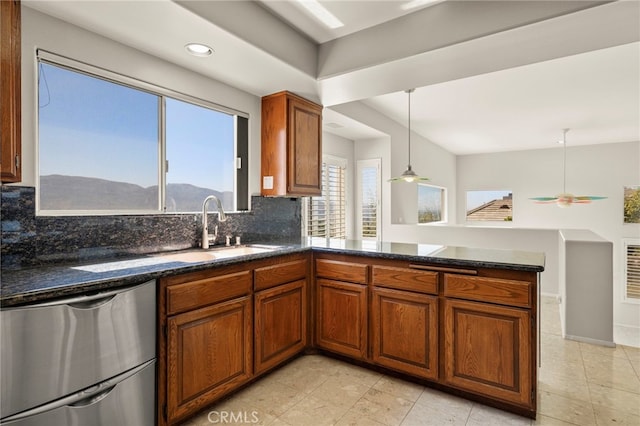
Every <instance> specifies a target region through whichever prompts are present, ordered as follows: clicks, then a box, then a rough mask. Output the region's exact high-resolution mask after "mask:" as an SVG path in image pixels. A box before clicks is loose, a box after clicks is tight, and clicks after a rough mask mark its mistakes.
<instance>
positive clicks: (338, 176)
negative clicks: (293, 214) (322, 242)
mask: <svg viewBox="0 0 640 426" xmlns="http://www.w3.org/2000/svg"><path fill="white" fill-rule="evenodd" d="M346 171H347V160H345V159H343V158H339V157H333V156H329V155H324V156H323V157H322V195H321V196H319V197H309V198H308V199H306V201H305V204H306V206H305V207H304V211H305V223H306V227H305V228H306V229H305V230H306V232H305V234H306V235H307V236H309V237H324V238H338V239H343V240H344V239H346V238H347V231H346Z"/></svg>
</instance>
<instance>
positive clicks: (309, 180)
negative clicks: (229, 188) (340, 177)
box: [261, 91, 322, 196]
mask: <svg viewBox="0 0 640 426" xmlns="http://www.w3.org/2000/svg"><path fill="white" fill-rule="evenodd" d="M261 167H262V172H261V176H262V181H261V188H262V195H263V196H310V195H321V193H322V105H318V104H315V103H313V102H311V101H308V100H306V99H304V98H301V97H299V96H297V95H294V94H293V93H290V92H286V91H284V92H278V93H274V94H273V95H269V96H265V97H263V98H262V164H261Z"/></svg>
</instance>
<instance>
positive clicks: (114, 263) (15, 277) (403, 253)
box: [0, 238, 545, 307]
mask: <svg viewBox="0 0 640 426" xmlns="http://www.w3.org/2000/svg"><path fill="white" fill-rule="evenodd" d="M250 245H251V246H256V247H257V246H263V247H269V250H266V251H264V252H260V253H254V254H244V255H239V256H234V257H221V258H212V259H209V260H203V261H195V262H182V261H176V260H173V259H172V258H171V256H170V255H171V254H172V253H171V252H163V253H152V254H146V255H139V256H133V257H119V258H105V259H98V260H95V259H94V260H91V261H86V262H75V263H67V264H62V265H54V266H51V265H47V266H41V267H31V268H24V269H17V270H4V269H3V270H2V274H1V276H0V278H1V285H0V305H1V306H2V307H10V306H16V305H23V304H28V303H38V302H41V301H44V300H48V299H53V298H60V297H68V296H71V295H76V294H80V293H84V292H99V291H104V290H105V289H110V288H114V287H120V286H126V285H131V284H137V283H141V282H145V281H148V280H152V279H158V278H162V277H166V276H169V275H175V274H180V273H185V272H193V271H198V270H203V269H208V268H214V267H221V266H227V265H231V264H237V263H241V262H246V261H250V260H257V259H266V258H269V257H274V256H281V255H285V254H294V253H300V252H307V251H317V252H330V253H341V254H351V255H361V256H368V257H376V258H386V259H405V260H410V261H412V262H424V263H433V264H438V265H451V266H453V265H455V266H467V267H481V268H499V269H510V270H519V271H530V272H542V271H543V270H544V261H545V257H544V253H540V252H528V251H518V250H498V249H484V248H472V247H456V246H443V245H434V244H412V243H394V242H379V241H370V240H337V239H326V238H303V239H302V240H301V241H300V242H298V243H293V244H282V245H272V246H269V245H268V243H267V244H250ZM218 249H219V248H213V249H211V250H212V251H213V252H215V250H218ZM190 250H191V251H201V250H202V249H198V248H194V249H190ZM184 251H189V250H184ZM184 251H183V252H184ZM173 253H175V252H173Z"/></svg>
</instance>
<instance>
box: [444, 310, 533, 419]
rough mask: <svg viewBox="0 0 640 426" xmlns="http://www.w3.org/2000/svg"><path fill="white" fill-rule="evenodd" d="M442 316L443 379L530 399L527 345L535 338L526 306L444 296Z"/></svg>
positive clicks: (473, 388) (466, 387) (481, 391)
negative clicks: (471, 300) (443, 323)
mask: <svg viewBox="0 0 640 426" xmlns="http://www.w3.org/2000/svg"><path fill="white" fill-rule="evenodd" d="M444 321H445V325H444V340H445V354H444V357H445V368H444V375H445V377H444V380H445V382H446V383H447V384H449V385H451V386H455V387H457V388H460V389H464V390H468V391H471V392H474V393H479V394H482V395H486V396H488V397H493V398H497V399H501V400H504V401H508V402H512V403H517V404H520V405H523V406H526V407H530V406H531V405H532V404H533V388H532V383H531V377H535V376H533V375H532V372H531V368H532V366H531V363H530V360H531V357H530V354H531V352H530V351H531V350H535V342H532V341H531V336H532V334H531V321H530V313H529V311H527V310H525V309H517V308H508V307H504V306H498V305H491V304H486V303H476V302H465V301H459V300H449V299H445V300H444ZM532 347H533V349H532Z"/></svg>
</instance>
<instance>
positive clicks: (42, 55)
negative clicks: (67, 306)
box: [34, 49, 249, 216]
mask: <svg viewBox="0 0 640 426" xmlns="http://www.w3.org/2000/svg"><path fill="white" fill-rule="evenodd" d="M40 62H43V63H47V64H50V65H54V66H57V67H62V68H66V69H68V70H70V71H73V72H77V73H83V74H86V75H89V76H90V77H94V78H102V79H104V80H106V81H109V82H112V83H114V84H121V85H124V86H127V87H130V88H132V89H134V90H140V91H144V92H148V93H150V94H153V95H156V96H158V99H159V102H160V103H161V105H160V107H159V111H158V112H159V117H158V125H159V126H160V129H159V138H160V140H159V141H158V143H159V145H160V146H159V152H158V161H159V163H160V164H158V173H159V175H160V176H158V185H159V186H161V187H162V189H161V190H160V194H159V198H160V200H159V209H158V210H133V209H132V210H106V211H105V210H41V209H40V198H39V197H36V216H119V215H149V214H164V213H165V211H164V206H165V196H166V185H167V182H166V173H167V161H166V146H165V143H166V142H165V135H164V133H165V131H164V128H165V123H164V121H165V117H164V111H165V109H164V100H165V98H166V97H170V98H173V99H176V100H179V101H183V102H187V103H190V104H193V105H197V106H200V107H203V108H208V109H211V110H214V111H218V112H222V113H226V114H230V115H234V116H238V117H243V118H246V119H247V120H248V119H249V115H248V114H247V113H244V112H242V111H238V110H235V109H233V108H229V107H225V106H223V105H219V104H216V103H214V102H211V101H207V100H203V99H200V98H196V97H194V96H190V95H187V94H184V93H181V92H177V91H174V90H171V89H168V88H166V87H162V86H158V85H155V84H152V83H148V82H146V81H142V80H138V79H135V78H132V77H128V76H126V75H123V74H119V73H117V72H113V71H109V70H107V69H104V68H99V67H96V66H93V65H90V64H87V63H84V62H80V61H76V60H74V59H71V58H68V57H65V56H60V55H57V54H55V53H52V52H49V51H46V50H42V49H37V51H36V55H35V64H36V67H37V68H38V64H39V63H40ZM38 78H39V72H36V73H35V80H36V81H35V82H34V87H35V88H36V92H37V91H38V90H39V82H38ZM36 96H37V95H36ZM35 110H36V117H35V123H36V124H35V127H36V129H35V135H36V141H37V142H36V147H35V157H36V158H35V166H36V190H37V191H39V188H40V164H39V161H40V153H39V142H38V141H39V133H38V132H39V129H38V125H37V123H38V122H39V118H38V110H39V108H36V109H35ZM247 143H249V141H247ZM234 158H235V159H236V160H235V161H236V165H238V164H239V161H238V140H237V119H236V120H234ZM246 163H248V161H247V162H246ZM242 167H246V166H245V165H242ZM236 168H238V167H237V166H236ZM233 193H234V200H233V204H234V206H233V209H232V211H236V210H237V206H238V178H237V173H236V174H234V182H233ZM244 195H245V196H247V197H248V196H249V194H244ZM193 213H197V212H169V213H167V214H193Z"/></svg>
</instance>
